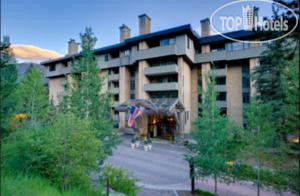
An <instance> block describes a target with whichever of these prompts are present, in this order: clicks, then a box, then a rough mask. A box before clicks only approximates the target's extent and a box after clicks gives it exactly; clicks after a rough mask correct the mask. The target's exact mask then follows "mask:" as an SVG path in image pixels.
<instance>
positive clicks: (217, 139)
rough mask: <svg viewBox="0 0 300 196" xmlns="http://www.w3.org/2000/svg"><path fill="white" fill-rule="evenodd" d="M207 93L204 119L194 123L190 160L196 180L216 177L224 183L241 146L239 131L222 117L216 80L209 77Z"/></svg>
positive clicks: (188, 157) (202, 117)
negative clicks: (229, 162) (218, 103)
mask: <svg viewBox="0 0 300 196" xmlns="http://www.w3.org/2000/svg"><path fill="white" fill-rule="evenodd" d="M206 81H207V90H206V92H205V93H204V101H203V104H202V106H201V109H202V115H201V117H199V118H198V119H196V120H195V121H194V122H193V125H194V130H193V131H192V133H191V134H192V137H193V139H194V140H195V141H196V142H195V143H191V144H189V145H188V148H189V149H190V150H191V154H190V155H188V156H187V160H188V161H189V162H190V163H191V164H194V166H195V168H196V173H195V175H196V176H197V177H205V176H214V177H215V180H216V178H221V179H223V180H226V181H228V180H230V179H229V178H228V177H229V176H228V175H226V174H227V172H228V166H227V165H226V162H227V161H229V160H235V156H236V154H237V153H238V149H239V148H238V146H239V137H240V136H239V135H238V134H239V132H238V131H239V128H238V127H237V126H235V125H234V124H231V123H229V121H228V119H227V118H226V117H225V116H221V115H220V109H219V108H218V106H217V104H216V97H217V93H216V91H215V79H214V77H212V78H211V80H210V81H209V79H208V78H207V77H206Z"/></svg>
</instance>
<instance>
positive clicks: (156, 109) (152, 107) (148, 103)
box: [115, 98, 184, 115]
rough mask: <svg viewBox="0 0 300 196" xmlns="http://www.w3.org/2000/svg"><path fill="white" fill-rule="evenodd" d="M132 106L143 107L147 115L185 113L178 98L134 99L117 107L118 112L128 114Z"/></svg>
mask: <svg viewBox="0 0 300 196" xmlns="http://www.w3.org/2000/svg"><path fill="white" fill-rule="evenodd" d="M130 105H135V106H138V107H140V106H143V107H144V108H145V112H146V113H147V114H159V113H164V114H165V115H171V114H174V113H176V112H182V111H184V106H183V104H182V103H181V102H180V101H179V99H177V98H156V99H134V100H129V101H126V102H124V103H121V104H120V105H118V106H117V107H115V110H116V111H119V112H127V111H128V107H129V106H130Z"/></svg>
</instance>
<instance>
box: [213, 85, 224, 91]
mask: <svg viewBox="0 0 300 196" xmlns="http://www.w3.org/2000/svg"><path fill="white" fill-rule="evenodd" d="M215 89H216V91H217V92H226V85H216V86H215Z"/></svg>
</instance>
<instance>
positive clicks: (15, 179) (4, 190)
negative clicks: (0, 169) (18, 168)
mask: <svg viewBox="0 0 300 196" xmlns="http://www.w3.org/2000/svg"><path fill="white" fill-rule="evenodd" d="M102 194H103V193H101V191H100V189H98V190H96V189H95V188H94V189H92V188H90V189H84V190H83V189H74V188H71V189H69V190H67V191H65V192H60V191H59V189H58V188H57V187H55V186H54V185H52V184H51V182H50V181H49V180H47V179H45V178H42V177H40V176H28V175H22V174H17V175H14V176H11V175H5V176H4V177H3V178H2V183H1V195H7V196H9V195H14V196H31V195H41V196H86V195H102Z"/></svg>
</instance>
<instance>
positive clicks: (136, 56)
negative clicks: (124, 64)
mask: <svg viewBox="0 0 300 196" xmlns="http://www.w3.org/2000/svg"><path fill="white" fill-rule="evenodd" d="M175 54H176V45H175V44H172V45H167V46H157V47H153V48H149V49H142V50H138V51H136V52H135V53H133V54H132V58H133V60H134V61H135V60H143V59H150V58H156V57H162V56H170V55H175Z"/></svg>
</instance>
